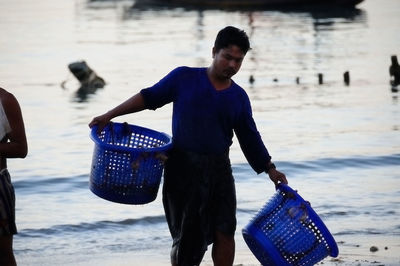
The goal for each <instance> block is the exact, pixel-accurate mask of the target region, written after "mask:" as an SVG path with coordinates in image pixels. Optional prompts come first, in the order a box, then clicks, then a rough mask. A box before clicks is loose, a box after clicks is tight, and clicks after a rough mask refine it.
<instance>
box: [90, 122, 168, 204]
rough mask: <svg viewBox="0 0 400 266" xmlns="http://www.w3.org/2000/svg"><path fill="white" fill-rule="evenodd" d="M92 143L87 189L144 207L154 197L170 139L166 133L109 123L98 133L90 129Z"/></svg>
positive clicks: (105, 197)
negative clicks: (92, 149) (88, 185)
mask: <svg viewBox="0 0 400 266" xmlns="http://www.w3.org/2000/svg"><path fill="white" fill-rule="evenodd" d="M90 137H91V139H92V140H93V141H94V143H95V147H94V151H93V157H92V167H91V173H90V190H91V191H92V192H93V193H94V194H96V195H97V196H99V197H101V198H103V199H106V200H109V201H113V202H118V203H125V204H145V203H149V202H151V201H153V200H155V198H156V197H157V193H158V188H159V186H160V181H161V176H162V172H163V169H164V161H165V159H166V155H165V152H166V151H167V150H168V149H169V148H170V147H171V145H172V140H171V137H170V136H168V135H167V134H165V133H161V132H157V131H154V130H151V129H148V128H144V127H139V126H135V125H129V124H127V123H110V124H108V125H107V126H106V127H105V128H104V129H103V130H102V131H101V132H100V133H99V134H97V126H94V127H92V130H91V134H90Z"/></svg>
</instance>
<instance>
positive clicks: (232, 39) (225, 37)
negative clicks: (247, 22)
mask: <svg viewBox="0 0 400 266" xmlns="http://www.w3.org/2000/svg"><path fill="white" fill-rule="evenodd" d="M229 45H236V46H238V47H239V48H240V50H242V52H243V53H244V54H246V53H247V51H248V50H250V42H249V37H248V36H247V34H246V32H244V31H243V30H240V29H238V28H235V27H233V26H227V27H225V28H223V29H222V30H220V31H219V32H218V35H217V37H216V39H215V43H214V48H215V50H216V52H218V51H219V50H220V49H223V48H227V47H228V46H229Z"/></svg>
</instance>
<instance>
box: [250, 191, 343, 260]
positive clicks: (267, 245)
mask: <svg viewBox="0 0 400 266" xmlns="http://www.w3.org/2000/svg"><path fill="white" fill-rule="evenodd" d="M242 232H243V237H244V239H245V241H246V243H247V244H248V246H249V248H250V250H251V251H252V252H253V254H254V255H255V256H256V257H257V259H258V260H259V261H260V262H261V263H262V264H263V265H314V264H315V263H317V262H319V261H321V260H322V259H324V258H325V257H327V256H328V255H331V256H337V254H338V249H337V245H336V242H335V240H334V239H333V237H332V235H331V234H330V232H329V231H328V229H327V228H326V226H325V225H324V224H323V222H322V220H321V219H320V218H319V217H318V215H317V214H316V213H315V212H314V210H312V208H311V206H309V204H308V203H307V202H306V201H304V200H303V199H302V198H301V197H300V196H299V195H298V194H297V192H296V191H294V190H292V189H291V188H290V187H289V186H287V185H279V186H278V189H277V191H276V193H275V194H274V196H273V197H272V198H271V199H270V200H269V201H268V202H267V203H266V204H265V205H264V207H263V208H262V209H261V210H260V211H259V212H258V213H257V214H256V216H255V217H254V218H253V219H252V220H251V221H250V223H249V224H248V225H247V226H246V227H245V228H244V229H243V231H242Z"/></svg>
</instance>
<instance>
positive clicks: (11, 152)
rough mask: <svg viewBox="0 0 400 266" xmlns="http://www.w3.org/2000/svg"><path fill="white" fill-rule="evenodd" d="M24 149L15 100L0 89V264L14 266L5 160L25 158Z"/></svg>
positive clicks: (10, 192) (10, 190)
mask: <svg viewBox="0 0 400 266" xmlns="http://www.w3.org/2000/svg"><path fill="white" fill-rule="evenodd" d="M27 152H28V146H27V142H26V136H25V128H24V122H23V119H22V114H21V109H20V107H19V104H18V101H17V99H16V98H15V97H14V96H13V95H12V94H11V93H9V92H7V91H6V90H4V89H2V88H0V265H16V262H15V258H14V253H13V248H12V243H13V235H14V234H16V233H17V228H16V225H15V194H14V188H13V185H12V184H11V179H10V174H9V173H8V170H7V158H25V156H26V154H27Z"/></svg>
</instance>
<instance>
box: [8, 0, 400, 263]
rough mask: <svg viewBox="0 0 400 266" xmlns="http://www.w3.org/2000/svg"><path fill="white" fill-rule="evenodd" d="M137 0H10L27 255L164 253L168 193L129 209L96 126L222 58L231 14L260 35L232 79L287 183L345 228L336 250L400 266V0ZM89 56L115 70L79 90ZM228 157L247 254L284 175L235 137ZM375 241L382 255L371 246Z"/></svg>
mask: <svg viewBox="0 0 400 266" xmlns="http://www.w3.org/2000/svg"><path fill="white" fill-rule="evenodd" d="M133 5H134V2H133V1H91V2H89V1H88V2H87V1H84V0H75V1H66V0H52V1H50V0H44V1H40V2H33V1H27V0H15V1H5V0H0V32H2V33H3V38H2V41H1V42H0V86H2V87H4V88H6V89H8V90H10V91H11V92H12V93H14V95H16V97H17V98H18V99H19V102H20V104H21V107H22V110H23V115H24V119H25V124H26V131H27V136H28V141H29V155H28V157H27V158H26V159H25V160H20V159H13V160H10V161H9V170H10V172H11V175H12V179H13V182H14V184H15V189H16V196H17V225H18V229H19V234H18V235H17V236H16V237H15V243H14V249H15V253H16V256H17V260H18V262H19V263H20V265H57V264H58V265H68V264H69V265H73V264H75V265H78V264H79V263H82V265H85V264H88V265H89V262H90V261H92V260H94V259H95V258H102V257H103V256H107V254H115V256H116V258H117V257H118V258H120V257H123V256H128V254H137V255H138V256H149V257H153V258H154V257H155V258H157V259H159V262H160V264H161V265H166V264H167V263H168V256H169V255H168V252H169V251H168V248H169V245H170V238H169V234H168V229H167V226H166V223H165V218H164V216H163V210H162V205H161V201H160V195H159V196H158V198H157V199H156V201H154V202H153V203H151V204H147V205H144V206H129V205H121V204H115V203H111V202H108V201H105V200H102V199H100V198H98V197H96V196H95V195H94V194H92V193H91V192H90V191H89V189H88V176H89V171H90V163H91V157H92V149H93V143H92V141H91V140H90V139H89V128H88V127H87V124H88V122H89V121H90V120H91V118H92V117H93V116H94V115H97V114H100V113H102V112H104V111H106V110H108V109H110V108H112V107H113V106H115V105H117V104H119V103H120V102H121V101H123V100H125V99H126V98H128V97H130V96H131V95H132V94H134V93H136V92H138V91H139V90H140V89H141V88H143V87H146V86H150V85H152V84H153V83H155V82H156V81H158V80H159V79H160V78H161V77H162V76H163V75H165V74H166V73H168V71H170V70H171V69H172V68H174V67H175V66H178V65H189V66H207V65H208V64H210V62H211V48H212V43H213V41H214V37H215V35H216V33H217V31H218V30H219V29H220V28H222V27H223V26H225V25H228V24H232V25H235V26H238V27H240V28H243V29H244V30H245V31H246V32H247V33H248V34H249V36H250V39H251V44H252V47H253V49H252V50H251V52H250V53H249V54H248V55H247V57H246V59H245V62H244V64H243V66H242V70H241V72H240V73H238V74H237V76H235V81H236V82H237V83H239V84H241V85H242V86H243V87H244V88H245V89H246V90H247V92H248V94H249V96H250V98H251V100H252V104H253V112H254V117H255V119H256V122H257V124H258V129H259V131H260V133H261V134H262V136H263V138H264V140H265V143H266V144H267V147H268V149H269V151H270V153H271V155H272V156H273V159H274V161H275V162H276V164H277V166H278V168H279V169H281V170H282V171H283V172H285V173H286V175H287V176H288V178H289V182H290V185H291V186H292V187H293V188H294V189H298V191H299V193H300V195H302V196H303V198H305V199H306V200H308V201H310V202H311V204H312V206H313V208H314V209H315V210H316V212H317V213H318V214H319V215H320V216H321V218H322V219H323V221H324V222H325V223H326V225H327V227H328V228H329V229H330V231H331V232H332V234H333V235H334V237H335V239H336V241H337V242H338V245H339V250H340V256H344V257H346V256H352V255H354V254H366V255H367V256H369V257H368V258H369V262H371V261H374V260H377V261H379V262H382V263H385V265H390V264H391V263H393V261H395V262H396V263H393V265H395V264H397V263H400V258H399V256H396V255H395V254H399V251H400V242H399V235H400V223H399V218H400V213H399V211H398V206H399V203H400V200H399V199H400V183H399V182H400V181H399V178H400V176H399V174H398V173H399V172H400V134H399V130H400V120H399V115H400V109H399V108H400V105H399V93H396V92H392V91H391V90H390V87H389V74H388V67H389V65H390V56H391V55H392V54H396V53H397V55H398V56H400V50H399V47H400V35H399V34H398V25H400V17H399V16H398V14H399V13H400V2H399V1H397V0H379V1H378V0H366V1H365V3H363V4H361V5H359V6H358V9H355V10H351V11H348V10H330V11H326V10H317V11H315V10H314V11H308V10H255V11H254V10H253V11H249V10H247V11H240V10H231V11H221V10H194V9H189V10H187V9H183V8H170V9H169V8H153V7H148V6H147V7H140V8H139V7H135V6H133ZM82 59H84V60H86V61H87V62H88V64H89V66H91V67H92V68H93V69H94V70H95V71H96V72H97V73H98V74H99V75H100V76H102V77H103V78H104V79H105V80H106V81H107V85H106V87H105V88H103V89H99V90H97V91H96V92H95V93H93V94H86V95H85V94H78V93H77V89H78V87H79V84H78V82H77V81H76V79H75V78H74V77H73V76H72V75H71V74H70V73H69V70H68V68H67V65H68V64H69V63H72V62H75V61H78V60H82ZM345 71H350V77H351V83H350V85H349V86H346V85H345V84H344V83H343V77H342V75H343V73H344V72H345ZM318 73H323V75H324V84H323V85H318V78H317V74H318ZM250 76H253V77H254V78H255V82H254V83H252V84H251V83H250V82H249V78H250ZM296 77H299V78H300V84H296V82H295V80H296ZM62 82H65V83H64V85H65V86H64V88H62V87H61V83H62ZM170 118H171V106H165V107H163V108H161V109H160V110H157V111H156V112H153V111H145V112H142V113H140V114H134V115H129V116H124V117H121V118H118V119H116V121H127V122H129V123H133V124H138V125H142V126H146V127H150V128H153V129H155V130H159V131H163V132H166V133H170V132H171V129H170ZM231 159H232V164H233V169H234V173H235V178H236V187H237V193H238V232H237V237H236V239H237V246H238V254H239V255H243V254H248V255H246V256H247V257H246V256H245V257H246V258H248V257H251V253H250V251H249V250H248V249H247V248H246V246H245V243H244V241H243V239H242V237H241V235H240V230H241V228H243V226H245V225H246V224H247V222H248V221H249V220H250V219H251V217H252V216H253V215H254V214H255V212H256V211H257V210H258V209H259V208H261V206H262V205H263V204H264V203H265V202H266V201H267V199H268V198H270V197H271V195H272V194H273V192H274V188H273V186H272V183H270V182H269V181H267V177H266V176H265V175H259V176H257V175H256V174H255V173H254V172H253V171H252V170H251V169H250V168H249V166H248V165H247V163H246V161H245V159H244V157H243V155H242V154H241V152H240V149H239V147H238V144H237V141H236V139H235V140H234V144H233V146H232V149H231ZM372 245H376V246H377V247H378V248H379V251H378V252H377V253H374V254H372V253H370V252H369V248H370V246H372ZM385 247H388V249H387V250H386V249H385ZM237 258H238V259H237V260H236V263H254V264H256V260H255V259H254V260H252V261H241V260H240V256H239V257H238V256H237ZM206 260H207V258H206ZM369 262H365V264H368V263H369ZM133 264H134V265H136V264H135V263H133ZM348 264H349V263H348ZM111 265H112V264H111ZM121 265H122V263H121ZM137 265H139V264H137Z"/></svg>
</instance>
